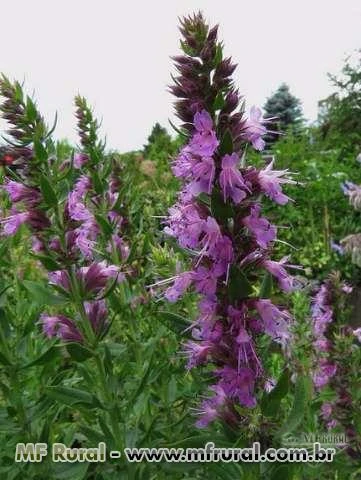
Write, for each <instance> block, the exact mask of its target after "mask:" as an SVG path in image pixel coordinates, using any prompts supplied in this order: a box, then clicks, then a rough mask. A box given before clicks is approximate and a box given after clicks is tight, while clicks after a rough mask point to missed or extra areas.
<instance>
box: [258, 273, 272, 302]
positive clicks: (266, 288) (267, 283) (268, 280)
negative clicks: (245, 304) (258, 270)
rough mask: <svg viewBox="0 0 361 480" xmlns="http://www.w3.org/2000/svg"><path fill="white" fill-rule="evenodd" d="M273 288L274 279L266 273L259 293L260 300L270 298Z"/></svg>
mask: <svg viewBox="0 0 361 480" xmlns="http://www.w3.org/2000/svg"><path fill="white" fill-rule="evenodd" d="M272 288H273V277H272V275H271V274H270V273H269V272H266V273H265V275H264V277H263V280H262V285H261V288H260V291H259V298H270V297H271V294H272Z"/></svg>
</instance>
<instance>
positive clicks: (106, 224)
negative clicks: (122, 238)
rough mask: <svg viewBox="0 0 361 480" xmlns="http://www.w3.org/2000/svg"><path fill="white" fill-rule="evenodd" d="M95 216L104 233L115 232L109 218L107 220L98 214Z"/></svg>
mask: <svg viewBox="0 0 361 480" xmlns="http://www.w3.org/2000/svg"><path fill="white" fill-rule="evenodd" d="M95 218H96V220H97V222H98V224H99V226H100V228H101V229H102V231H103V234H104V235H110V234H111V233H112V232H113V228H112V226H111V225H110V223H109V222H108V220H106V219H105V218H104V217H103V216H102V215H99V214H96V215H95Z"/></svg>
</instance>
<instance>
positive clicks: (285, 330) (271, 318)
mask: <svg viewBox="0 0 361 480" xmlns="http://www.w3.org/2000/svg"><path fill="white" fill-rule="evenodd" d="M255 307H256V309H257V311H258V313H259V315H260V317H261V319H262V322H263V324H264V330H265V332H266V333H267V335H269V336H270V337H272V338H273V339H274V340H275V341H276V342H278V343H280V344H281V345H282V346H286V344H287V343H288V341H289V338H290V334H289V322H290V320H291V316H290V314H289V313H288V312H287V311H285V310H279V309H278V308H277V307H276V306H275V305H273V303H272V302H271V301H270V300H268V299H261V300H256V301H255Z"/></svg>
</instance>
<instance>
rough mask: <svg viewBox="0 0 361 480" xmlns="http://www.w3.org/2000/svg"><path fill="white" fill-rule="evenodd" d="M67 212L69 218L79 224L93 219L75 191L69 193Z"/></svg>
mask: <svg viewBox="0 0 361 480" xmlns="http://www.w3.org/2000/svg"><path fill="white" fill-rule="evenodd" d="M68 211H69V215H70V218H71V219H73V220H76V221H79V222H85V221H89V220H92V219H93V215H92V213H90V211H89V210H88V209H87V208H86V206H85V205H84V203H83V202H82V201H81V200H80V198H79V195H78V193H77V192H75V191H73V192H70V193H69V195H68Z"/></svg>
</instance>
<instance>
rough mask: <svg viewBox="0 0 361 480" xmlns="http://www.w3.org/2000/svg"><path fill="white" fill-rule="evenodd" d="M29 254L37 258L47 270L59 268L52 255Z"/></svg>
mask: <svg viewBox="0 0 361 480" xmlns="http://www.w3.org/2000/svg"><path fill="white" fill-rule="evenodd" d="M30 255H31V256H32V257H34V258H36V259H37V260H39V262H41V263H42V264H43V265H44V267H45V268H46V269H47V270H50V271H51V272H52V271H54V270H60V267H59V264H58V263H57V262H56V261H55V260H54V259H53V258H52V257H50V256H48V255H34V254H32V253H30Z"/></svg>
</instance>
